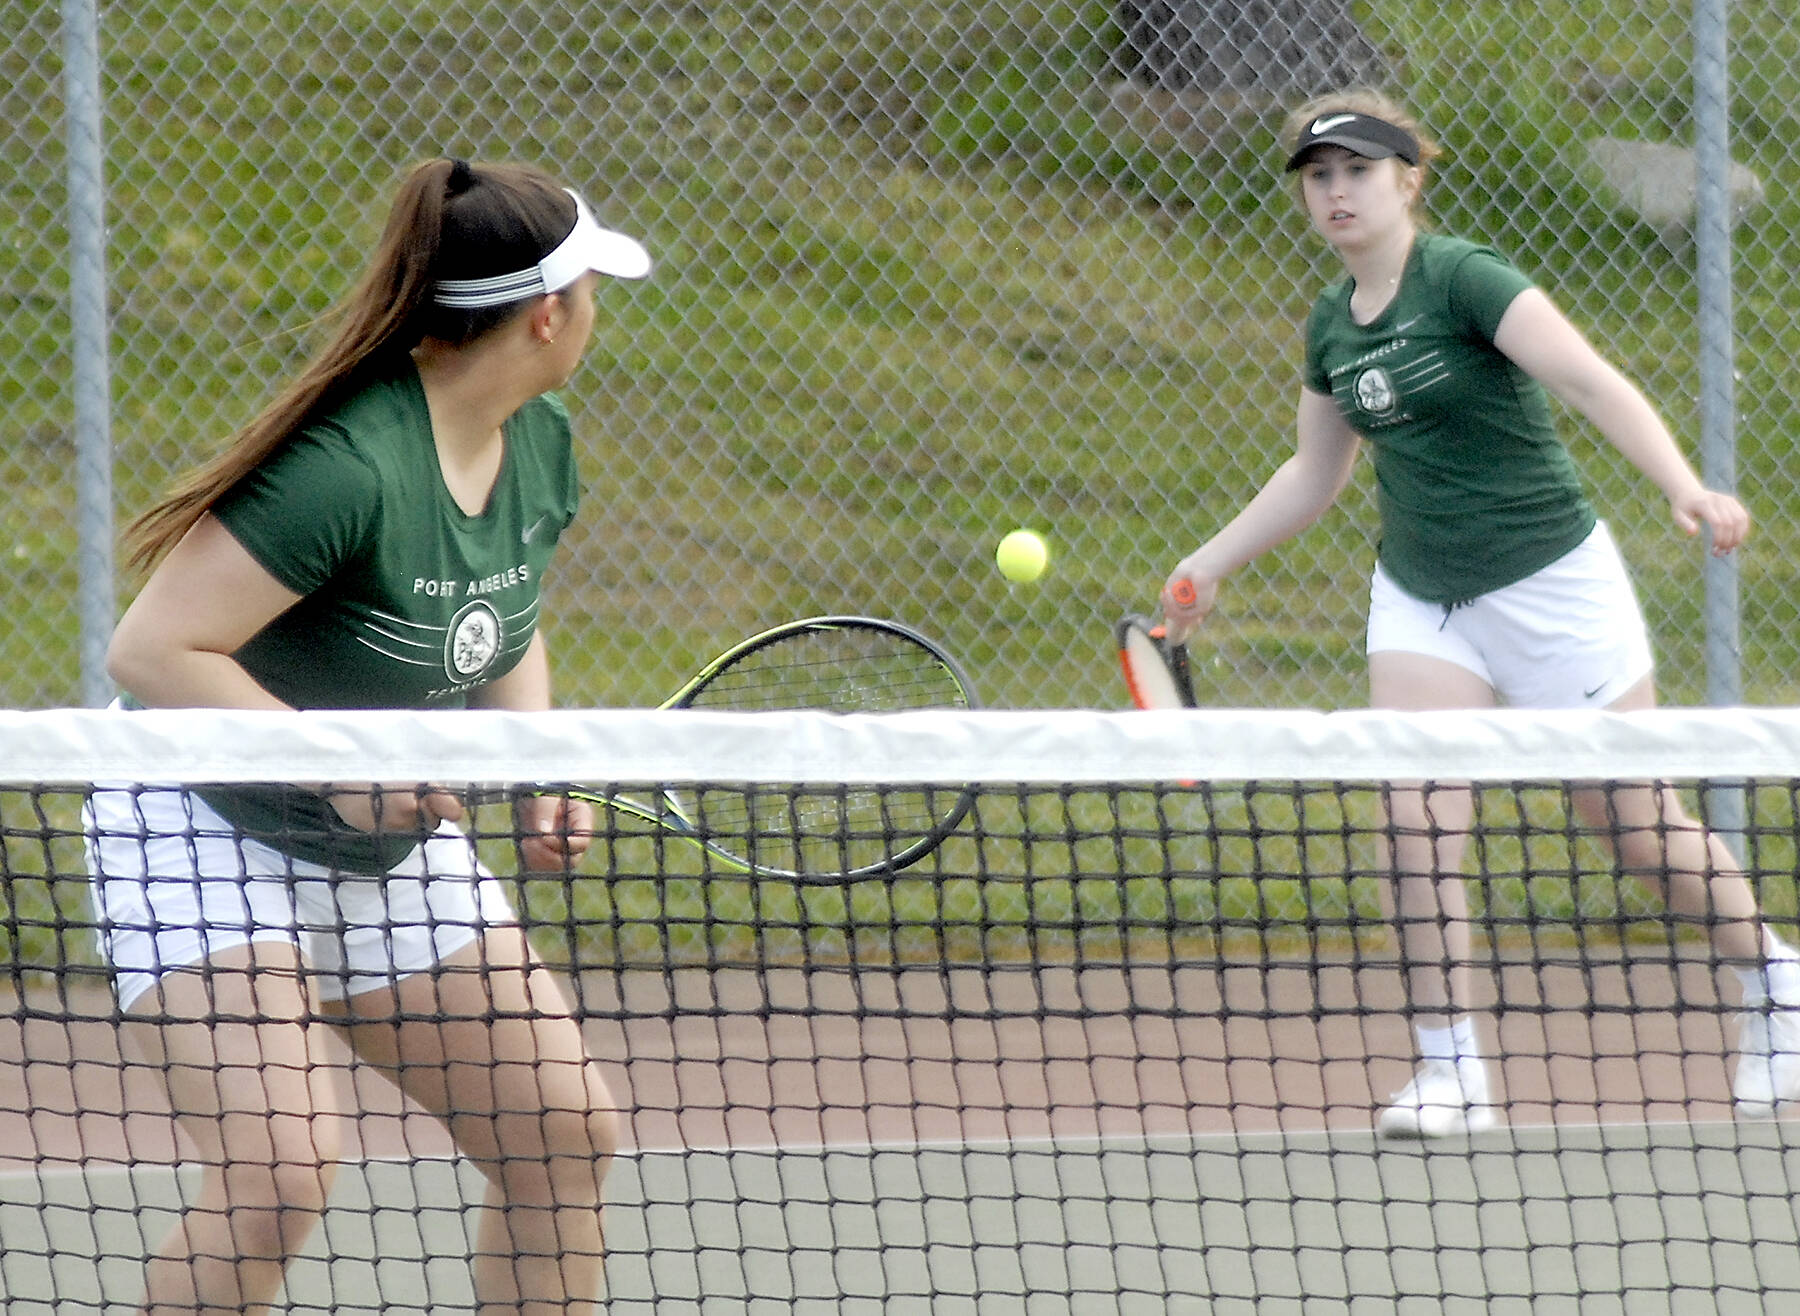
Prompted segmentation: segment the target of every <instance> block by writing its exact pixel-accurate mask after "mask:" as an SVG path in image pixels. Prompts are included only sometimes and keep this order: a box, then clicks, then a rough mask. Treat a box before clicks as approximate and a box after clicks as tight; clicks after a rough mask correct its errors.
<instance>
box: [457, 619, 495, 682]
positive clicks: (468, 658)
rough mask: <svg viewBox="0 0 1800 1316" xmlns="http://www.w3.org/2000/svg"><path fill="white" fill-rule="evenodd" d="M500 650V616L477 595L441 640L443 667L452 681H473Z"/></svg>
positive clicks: (491, 662) (490, 663) (488, 665)
mask: <svg viewBox="0 0 1800 1316" xmlns="http://www.w3.org/2000/svg"><path fill="white" fill-rule="evenodd" d="M499 652H500V616H499V614H498V613H496V612H495V611H494V610H493V608H491V607H489V606H488V604H486V603H485V602H483V601H481V600H480V599H477V600H476V601H475V602H473V603H471V604H469V605H468V606H467V607H465V608H464V609H463V610H462V611H461V612H459V613H457V614H456V620H455V621H453V622H451V623H450V635H449V637H448V638H447V639H446V640H445V642H444V670H445V671H446V672H447V673H449V675H450V679H451V680H452V681H472V680H474V679H475V678H476V677H478V676H480V675H481V674H482V673H483V672H485V671H487V669H488V668H489V667H490V666H491V665H492V664H493V661H494V656H495V655H496V654H498V653H499Z"/></svg>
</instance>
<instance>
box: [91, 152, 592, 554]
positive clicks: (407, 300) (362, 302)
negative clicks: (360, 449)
mask: <svg viewBox="0 0 1800 1316" xmlns="http://www.w3.org/2000/svg"><path fill="white" fill-rule="evenodd" d="M575 217H576V216H575V201H574V199H573V198H572V197H570V196H569V194H568V193H566V192H564V191H563V190H562V188H561V187H560V186H558V185H557V183H556V182H555V181H554V180H553V179H552V178H551V177H550V175H549V174H547V173H545V172H544V171H543V170H541V169H537V168H535V167H533V166H531V165H522V164H482V165H470V164H469V163H467V162H466V161H462V160H448V159H443V160H428V161H426V162H425V163H423V164H419V165H415V166H414V167H413V168H412V169H411V170H410V171H409V172H408V173H407V175H406V177H405V178H404V179H403V180H402V181H401V184H400V189H399V193H398V195H397V196H396V197H395V199H394V204H393V208H392V210H390V211H389V213H388V218H387V224H386V227H385V228H384V229H383V230H382V234H381V240H380V242H379V243H378V244H377V246H376V249H375V254H374V256H373V257H372V259H371V260H370V262H369V266H368V268H367V269H366V270H365V271H364V272H363V275H362V278H361V279H360V280H359V281H358V282H357V284H356V286H355V288H353V289H352V290H351V291H350V293H349V294H348V295H347V296H346V297H345V298H344V299H343V300H342V301H341V302H339V303H338V305H337V306H336V307H334V308H333V310H332V311H331V312H330V313H329V318H331V319H333V320H335V321H336V322H337V327H336V329H335V331H334V332H333V333H332V335H331V337H330V339H329V341H327V342H326V344H325V346H324V347H323V348H322V349H321V350H320V351H319V353H318V355H317V356H315V357H314V358H313V359H312V360H311V362H309V363H308V364H307V365H306V366H305V367H304V368H303V369H302V370H301V372H300V374H299V375H298V376H296V377H295V378H294V379H293V380H292V381H291V382H290V383H288V384H287V385H286V386H285V387H283V388H282V389H281V390H280V391H279V392H278V393H276V395H275V396H274V397H273V398H272V399H271V400H270V401H269V402H267V403H265V404H264V406H263V408H262V410H261V411H259V412H258V413H257V414H256V415H255V417H253V418H252V419H251V421H250V422H249V423H248V424H247V425H245V426H244V428H243V429H241V430H239V431H238V432H237V434H236V435H234V436H233V437H232V439H231V440H230V442H229V444H228V445H227V447H226V448H225V450H224V451H222V452H220V453H218V454H217V455H216V456H214V457H213V458H212V459H211V460H209V461H207V462H204V463H203V464H202V465H200V466H199V467H197V468H195V469H194V470H192V471H190V472H189V473H188V474H187V475H185V476H183V477H182V478H181V479H179V480H178V481H177V482H176V483H175V484H174V486H173V487H172V488H171V489H170V490H169V491H168V492H167V493H166V494H164V495H163V496H162V497H161V498H160V499H158V500H157V501H156V502H155V503H153V504H152V505H151V506H150V507H149V508H148V509H146V510H145V511H144V512H143V513H141V514H140V515H139V516H138V517H137V518H136V519H135V520H133V521H132V523H131V524H130V525H129V526H128V527H127V528H126V531H125V547H126V553H127V558H126V560H127V561H128V562H129V563H130V565H131V566H133V567H137V568H148V567H150V566H151V565H153V564H154V563H155V562H156V561H157V559H158V558H160V557H162V555H163V554H164V553H166V552H168V551H169V550H170V549H171V548H173V547H174V546H175V544H176V543H177V542H179V541H180V539H181V537H182V536H183V535H185V534H186V533H187V532H188V531H189V530H190V529H192V528H193V525H194V523H195V522H196V521H198V520H199V519H200V518H201V517H202V516H204V515H205V514H206V513H207V511H209V510H210V509H211V508H212V506H213V504H214V503H216V502H217V501H218V500H219V499H220V498H221V497H223V496H224V494H225V493H226V492H227V491H228V490H230V489H231V487H232V486H233V485H235V484H237V482H238V481H239V480H241V479H243V478H244V476H246V475H248V474H249V473H250V472H251V471H252V470H254V469H255V468H256V467H257V466H258V465H259V464H260V463H261V462H263V461H264V460H265V459H266V458H267V457H268V456H269V455H270V454H271V453H273V452H274V451H275V450H276V449H278V448H279V447H280V446H281V445H282V444H283V443H285V442H286V441H287V439H288V437H289V436H290V435H292V434H293V433H294V432H295V431H296V430H298V429H300V428H301V427H302V426H303V425H305V424H306V423H307V422H308V421H309V420H310V419H311V418H312V417H313V416H314V415H315V414H316V413H318V412H319V411H320V410H321V409H323V408H325V407H327V406H329V405H330V404H332V403H333V402H336V401H338V400H340V399H342V398H344V397H345V396H347V395H348V394H349V393H350V392H352V391H353V390H354V389H356V388H357V387H359V386H361V385H362V384H363V383H365V382H366V381H367V380H369V379H370V378H372V377H374V376H375V375H376V374H377V373H378V372H380V371H382V370H386V369H392V368H393V367H394V366H395V365H397V364H398V363H399V362H400V361H401V360H402V359H404V357H405V355H406V354H407V353H408V352H410V351H411V350H412V349H413V348H414V347H416V346H417V345H418V344H419V342H420V341H421V340H422V339H424V338H426V337H432V338H441V339H444V340H445V341H447V342H451V343H458V344H460V343H467V342H470V341H472V340H473V339H475V338H478V337H480V336H481V335H482V334H483V333H486V332H487V331H489V330H490V329H493V328H494V327H496V326H497V325H499V324H502V323H504V322H505V321H507V320H509V319H511V318H512V317H513V316H514V315H516V314H517V313H518V312H519V310H520V309H521V308H522V307H523V306H524V305H525V303H524V302H514V303H510V304H508V305H504V306H497V307H483V308H481V309H479V310H473V311H466V310H453V309H451V308H447V307H443V306H439V305H437V304H435V303H434V302H433V301H432V299H431V288H432V285H433V284H434V283H436V282H437V281H438V280H439V279H444V278H481V277H485V276H488V275H493V274H500V273H505V272H508V271H511V270H516V269H519V268H521V267H523V266H526V265H530V264H532V263H533V262H535V261H538V260H540V259H542V257H543V256H544V254H545V253H546V252H548V251H550V250H551V249H552V248H553V247H555V246H556V244H557V243H558V242H560V241H562V239H563V238H565V237H567V236H568V233H569V230H570V229H572V228H573V227H574V225H575ZM528 300H529V299H528Z"/></svg>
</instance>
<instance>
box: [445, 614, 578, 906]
mask: <svg viewBox="0 0 1800 1316" xmlns="http://www.w3.org/2000/svg"><path fill="white" fill-rule="evenodd" d="M469 703H470V705H471V706H472V707H476V708H510V709H517V710H518V711H520V712H528V713H529V712H541V711H545V710H548V709H549V708H550V656H549V650H548V649H547V648H546V647H545V645H544V633H543V632H542V631H538V632H536V633H535V634H533V635H532V637H531V643H530V645H528V646H527V647H526V650H525V653H524V655H523V656H522V657H521V658H520V659H519V661H518V662H517V663H516V664H515V665H514V666H513V668H512V670H511V671H509V672H507V673H506V674H505V675H504V676H501V677H498V678H497V679H495V680H492V681H489V682H488V683H487V684H486V685H484V686H482V687H481V688H480V689H478V690H476V691H474V692H473V693H472V694H471V695H470V696H469ZM514 809H515V810H516V814H515V819H516V821H517V823H518V832H519V861H520V862H521V863H522V864H523V865H524V866H525V868H526V869H527V870H528V871H530V872H533V873H560V872H563V871H564V870H565V869H566V868H567V867H568V866H569V865H571V864H573V863H575V862H576V861H577V860H579V859H580V858H581V856H582V855H583V854H585V853H586V852H587V848H588V846H589V844H590V843H591V842H592V840H593V835H594V806H593V805H591V804H589V803H587V802H586V801H585V800H571V799H568V798H566V797H564V796H560V795H521V796H520V797H519V798H518V801H517V803H516V804H515V805H514Z"/></svg>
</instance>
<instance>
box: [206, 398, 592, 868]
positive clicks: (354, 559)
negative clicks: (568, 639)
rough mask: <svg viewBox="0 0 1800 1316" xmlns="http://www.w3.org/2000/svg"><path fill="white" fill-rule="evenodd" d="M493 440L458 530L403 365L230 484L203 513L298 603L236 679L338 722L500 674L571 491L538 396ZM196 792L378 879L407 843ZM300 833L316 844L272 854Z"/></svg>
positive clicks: (233, 815)
mask: <svg viewBox="0 0 1800 1316" xmlns="http://www.w3.org/2000/svg"><path fill="white" fill-rule="evenodd" d="M504 436H505V452H504V455H503V457H502V460H501V466H500V471H499V475H498V477H497V478H496V480H495V483H494V488H493V491H492V494H491V495H490V497H489V499H488V503H487V506H486V507H485V508H483V509H482V511H481V512H479V513H478V514H476V515H470V514H468V513H466V512H464V511H463V510H462V509H461V508H460V507H459V506H458V505H457V503H456V501H455V499H454V498H452V497H451V495H450V491H449V490H448V488H446V487H445V484H444V479H443V475H442V472H441V471H440V470H439V467H438V459H437V449H436V446H435V445H434V443H433V442H432V429H431V419H430V414H429V412H428V410H427V408H426V402H425V392H424V388H423V387H422V385H421V384H420V381H419V377H418V373H417V371H416V370H414V369H413V368H412V367H411V365H410V364H409V365H407V366H406V367H405V368H404V369H402V370H401V371H399V372H397V373H396V374H394V375H393V376H391V377H389V378H386V379H382V380H379V381H377V382H375V383H372V384H370V385H369V386H368V387H366V388H364V389H362V390H360V391H359V392H357V393H356V394H354V395H353V396H351V397H350V398H349V399H347V400H346V401H344V402H343V403H342V404H341V405H339V406H337V407H336V408H334V409H333V410H331V411H330V412H329V413H327V414H324V415H321V416H319V417H317V418H316V419H314V420H313V421H311V422H310V423H308V424H307V425H306V426H305V427H304V428H302V429H301V430H299V431H298V432H296V433H295V434H294V435H293V436H292V437H291V438H289V439H288V440H287V441H286V442H285V443H283V444H282V445H281V447H280V448H279V449H277V450H276V451H275V452H274V453H273V454H272V455H271V456H270V457H269V458H268V459H267V460H265V461H264V462H263V463H262V464H261V465H260V466H259V467H257V469H256V470H254V471H252V472H251V473H250V474H249V475H247V476H246V477H245V478H244V479H243V480H241V481H240V482H239V483H238V484H237V485H236V486H235V487H234V488H233V489H232V490H231V491H230V492H229V493H227V494H226V495H225V496H224V497H223V498H222V499H220V501H219V502H218V503H217V504H216V505H215V506H214V507H213V509H212V510H213V513H214V515H216V516H217V517H218V518H219V520H220V521H221V522H223V524H224V525H225V527H226V529H227V530H229V531H230V532H231V534H232V535H233V537H234V538H236V539H237V540H238V542H239V543H240V544H242V545H243V546H244V548H245V549H246V550H247V551H248V552H249V553H250V555H251V556H252V557H254V558H255V559H256V560H257V562H258V563H260V564H261V565H262V566H263V567H264V568H265V569H266V570H267V571H268V572H269V574H270V575H272V576H274V577H275V579H277V580H279V581H280V582H281V583H282V584H283V585H285V586H287V587H288V588H289V589H291V590H293V591H294V592H295V593H297V594H299V595H300V596H301V598H300V600H299V601H298V602H297V603H295V604H294V606H293V607H292V608H290V609H288V610H287V611H286V612H284V613H282V614H281V615H280V616H279V617H277V618H275V619H274V620H273V621H271V622H270V623H269V624H268V625H267V626H265V627H264V628H263V629H262V630H261V631H260V632H258V633H257V634H256V635H255V636H254V637H252V638H251V639H250V641H249V642H248V643H246V644H245V645H244V646H243V647H242V648H241V649H240V650H238V652H237V654H236V655H235V657H236V658H237V660H238V661H239V662H240V663H241V664H242V665H243V667H244V668H245V670H246V671H248V672H249V673H250V675H251V676H253V677H254V678H256V680H257V681H258V682H259V683H260V684H262V685H263V686H264V687H265V688H266V689H268V690H269V691H270V692H271V693H273V694H274V695H275V696H276V697H277V698H279V699H281V700H283V701H284V702H286V703H289V704H291V705H293V706H294V707H296V708H336V709H349V708H446V707H449V708H453V707H460V706H463V705H464V704H465V703H466V702H467V697H468V695H469V693H470V692H471V691H473V690H475V689H477V688H479V687H481V686H483V685H485V684H487V683H488V682H490V681H493V680H495V679H497V678H498V677H500V676H503V675H505V674H506V673H507V672H508V671H510V670H511V669H512V668H513V666H514V665H516V664H517V662H518V661H519V659H520V657H521V656H522V655H523V654H524V652H525V650H526V648H527V647H528V646H529V645H530V643H531V640H532V636H533V635H534V634H535V633H536V630H537V621H538V605H539V583H540V581H541V580H542V578H543V575H544V570H545V568H546V567H547V566H548V565H549V562H550V559H551V556H552V554H553V553H554V551H555V549H556V543H557V538H558V536H560V535H561V534H562V532H563V530H564V529H565V528H566V527H567V526H568V525H569V523H570V521H572V520H573V519H574V516H575V510H576V505H577V503H578V501H579V486H578V481H577V474H576V468H575V458H574V449H573V444H572V441H571V437H570V429H569V419H568V414H567V412H566V411H565V410H564V408H563V406H562V404H561V402H560V401H558V400H557V399H556V398H555V397H554V396H551V395H545V396H542V397H538V398H535V399H533V400H532V401H530V402H528V403H526V404H525V405H524V406H523V407H521V408H520V409H519V410H518V411H517V412H515V413H514V414H513V415H512V416H511V417H509V418H508V420H507V421H506V424H505V426H504ZM203 793H204V794H205V796H206V798H207V799H208V801H209V802H211V803H212V804H213V805H214V806H215V807H216V808H218V809H219V810H220V812H221V813H222V814H224V816H225V817H226V818H228V819H229V820H231V821H232V822H234V823H236V824H237V825H238V826H240V827H243V828H244V829H245V830H246V831H249V832H252V833H255V834H258V835H261V836H263V839H269V840H272V841H274V843H276V844H277V845H278V848H281V849H283V850H284V852H286V853H290V854H296V855H298V856H299V857H301V858H312V859H315V860H317V861H319V862H327V863H332V864H334V865H336V866H341V867H356V866H359V864H360V863H368V862H373V863H375V864H376V866H377V867H378V868H379V869H380V870H382V871H385V870H386V869H387V868H388V867H391V866H392V863H397V862H398V861H399V859H400V858H402V857H404V855H405V854H406V852H407V850H409V849H410V848H411V846H412V844H413V843H414V842H415V841H416V840H417V839H418V838H417V837H413V836H406V837H400V836H382V837H379V838H374V837H369V836H367V835H366V834H364V833H361V832H355V831H353V830H351V829H349V828H346V827H344V826H343V825H342V824H341V822H340V821H339V820H338V817H337V814H336V811H335V810H333V809H332V808H331V807H330V805H329V804H327V803H325V802H324V801H323V799H322V798H321V797H319V796H317V795H316V794H313V793H312V792H305V791H295V790H291V789H275V788H264V787H253V788H248V789H237V788H222V789H211V790H208V791H206V792H203ZM309 820H310V821H311V822H313V823H316V824H317V826H316V829H315V828H312V827H309V825H308V824H309ZM313 830H317V831H318V832H320V833H321V835H319V836H318V837H317V838H316V842H317V843H314V842H313V838H311V837H310V836H309V837H308V839H307V840H303V841H300V842H295V841H293V840H291V839H289V840H282V839H280V838H281V837H282V836H284V835H287V836H291V835H292V834H293V833H294V832H296V831H298V832H301V833H310V832H311V831H313ZM303 850H304V851H307V852H306V853H302V851H303Z"/></svg>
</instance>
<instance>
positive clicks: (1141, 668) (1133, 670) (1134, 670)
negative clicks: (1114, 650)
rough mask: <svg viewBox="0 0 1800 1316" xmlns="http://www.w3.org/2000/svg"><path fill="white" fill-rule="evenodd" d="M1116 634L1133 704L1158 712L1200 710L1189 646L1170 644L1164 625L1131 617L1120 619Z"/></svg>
mask: <svg viewBox="0 0 1800 1316" xmlns="http://www.w3.org/2000/svg"><path fill="white" fill-rule="evenodd" d="M1114 633H1115V635H1116V636H1117V638H1118V641H1119V667H1120V668H1121V669H1122V670H1123V671H1124V673H1125V688H1126V689H1127V690H1129V691H1130V692H1131V702H1132V703H1133V704H1135V705H1137V707H1139V708H1159V709H1161V708H1196V707H1198V703H1197V701H1196V700H1195V699H1194V680H1193V676H1192V675H1191V674H1190V673H1189V671H1188V652H1187V646H1186V645H1185V644H1171V643H1170V642H1169V636H1168V632H1167V631H1166V630H1165V629H1164V628H1163V624H1162V623H1161V622H1159V621H1152V620H1150V618H1148V617H1141V616H1139V615H1137V614H1136V613H1132V614H1130V615H1128V616H1125V617H1121V618H1120V619H1119V624H1118V626H1117V627H1115V628H1114Z"/></svg>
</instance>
